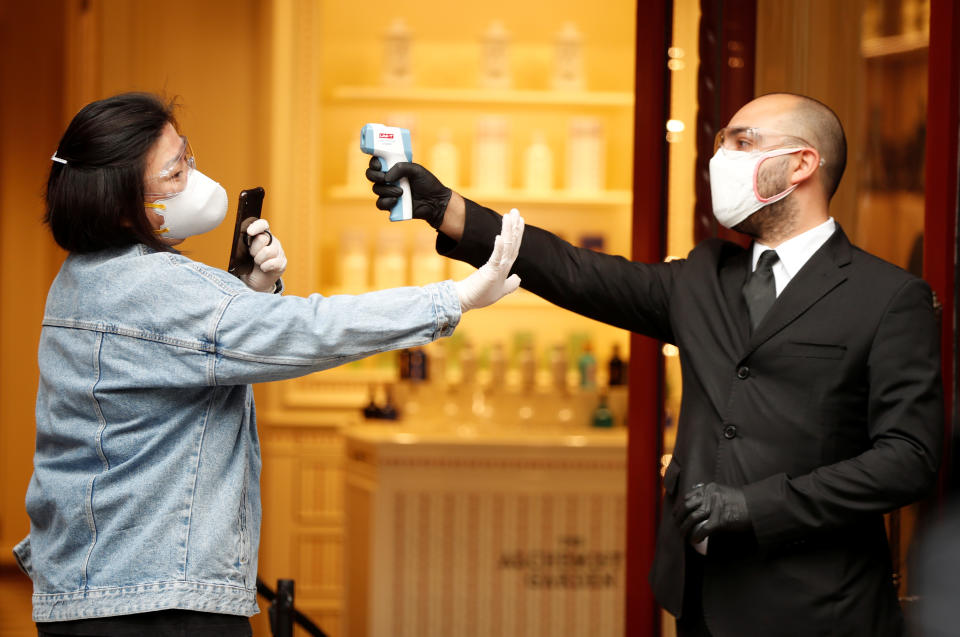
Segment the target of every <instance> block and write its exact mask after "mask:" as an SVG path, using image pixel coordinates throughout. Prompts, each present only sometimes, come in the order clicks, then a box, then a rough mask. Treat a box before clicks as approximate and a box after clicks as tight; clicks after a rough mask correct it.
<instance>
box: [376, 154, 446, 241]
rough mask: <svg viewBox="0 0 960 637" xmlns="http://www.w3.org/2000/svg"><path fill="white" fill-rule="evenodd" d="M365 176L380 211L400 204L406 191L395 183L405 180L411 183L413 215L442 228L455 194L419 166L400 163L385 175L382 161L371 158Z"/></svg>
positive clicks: (377, 158)
mask: <svg viewBox="0 0 960 637" xmlns="http://www.w3.org/2000/svg"><path fill="white" fill-rule="evenodd" d="M366 174H367V179H369V180H370V181H372V182H373V192H374V194H376V195H377V208H379V209H380V210H390V209H392V208H393V207H394V206H395V205H397V200H398V199H399V198H400V195H402V194H403V191H402V190H401V189H400V186H395V185H394V184H395V183H396V182H398V181H400V180H401V179H402V178H403V177H406V178H407V179H408V180H409V181H410V196H411V197H412V198H413V201H412V203H413V216H414V217H415V218H417V219H423V220H425V221H426V222H427V223H429V224H430V225H431V226H433V227H434V228H439V227H440V224H441V223H443V213H444V212H446V210H447V204H448V203H449V202H450V195H452V194H453V191H452V190H450V189H449V188H447V187H446V186H444V185H443V184H441V183H440V180H438V179H437V178H436V177H434V176H433V173H431V172H430V171H429V170H427V169H426V168H424V167H423V166H421V165H420V164H414V163H411V162H405V161H402V162H397V163H396V164H394V166H393V168H391V169H390V170H389V171H387V172H386V173H384V172H383V170H381V164H380V158H379V157H371V158H370V167H369V168H367V173H366Z"/></svg>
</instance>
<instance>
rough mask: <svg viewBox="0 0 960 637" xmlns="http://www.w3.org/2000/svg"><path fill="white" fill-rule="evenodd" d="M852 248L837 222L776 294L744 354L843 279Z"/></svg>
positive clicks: (789, 321)
mask: <svg viewBox="0 0 960 637" xmlns="http://www.w3.org/2000/svg"><path fill="white" fill-rule="evenodd" d="M851 252H852V247H851V245H850V241H849V240H848V239H847V236H846V235H845V234H844V232H843V230H842V229H841V228H840V225H839V224H838V225H837V229H836V231H835V232H834V233H833V236H831V237H830V238H829V239H828V240H827V242H826V243H824V244H823V245H822V246H820V249H819V250H817V252H816V253H814V255H813V256H812V257H810V260H809V261H807V262H806V263H805V264H804V266H803V267H802V268H800V271H799V272H797V274H796V275H795V276H794V277H793V279H791V281H790V283H788V284H787V287H786V288H784V289H783V292H781V293H780V296H778V297H777V300H776V302H775V303H774V304H773V307H771V308H770V312H769V313H768V314H767V315H766V316H765V317H764V319H763V321H761V322H760V325H758V326H757V330H756V331H755V332H754V333H753V334H751V335H750V339H749V343H748V345H747V351H746V352H745V353H744V356H748V355H749V354H751V353H752V352H753V351H754V350H755V349H757V347H759V346H760V345H761V344H763V343H764V342H765V341H767V340H768V339H770V337H772V336H773V335H774V334H776V333H777V332H779V331H780V330H782V329H783V328H785V327H786V326H787V325H789V324H790V323H792V322H793V321H794V319H796V318H797V317H798V316H800V315H801V314H803V313H804V312H806V311H807V309H808V308H809V307H810V306H811V305H813V304H814V303H816V302H817V301H818V300H820V299H821V298H822V297H823V296H824V295H825V294H827V293H828V292H830V290H832V289H833V288H835V287H837V286H838V285H840V283H842V282H843V281H844V280H846V278H847V275H846V273H845V272H844V269H843V267H844V266H846V265H847V264H849V263H850V259H851Z"/></svg>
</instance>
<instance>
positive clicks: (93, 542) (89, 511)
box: [80, 332, 110, 590]
mask: <svg viewBox="0 0 960 637" xmlns="http://www.w3.org/2000/svg"><path fill="white" fill-rule="evenodd" d="M102 347H103V332H99V333H98V334H97V338H96V346H95V350H96V351H95V355H94V357H93V360H94V372H95V373H94V375H95V376H96V378H95V379H94V381H93V384H92V385H91V386H90V400H91V401H92V402H93V408H94V411H95V412H96V413H97V420H98V421H99V426H98V427H97V455H98V456H99V457H100V460H101V461H102V462H103V466H104V470H109V469H110V462H109V461H108V460H107V458H106V456H105V455H104V453H103V444H102V441H103V431H104V429H106V425H107V421H106V419H105V418H104V416H103V411H102V410H101V409H100V401H99V400H97V385H98V384H99V383H100V380H101V371H100V354H101V348H102ZM100 473H101V472H97V473H94V474H93V475H91V476H90V481H89V483H88V484H87V493H86V497H85V498H84V505H85V506H84V508H85V511H84V513H85V514H86V518H87V526H88V528H89V529H90V533H91V537H90V545H89V547H88V548H87V554H86V556H84V558H83V567H82V568H81V569H80V573H81V586H82V587H83V589H84V590H86V588H87V567H88V566H89V564H90V556H91V555H92V554H93V549H94V548H96V546H97V540H98V539H99V534H98V532H97V518H96V514H95V513H94V510H93V492H94V487H95V486H96V482H97V476H99V475H100Z"/></svg>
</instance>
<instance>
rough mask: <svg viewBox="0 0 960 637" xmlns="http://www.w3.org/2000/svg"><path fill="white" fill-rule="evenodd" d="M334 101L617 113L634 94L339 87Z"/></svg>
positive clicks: (630, 102) (629, 105)
mask: <svg viewBox="0 0 960 637" xmlns="http://www.w3.org/2000/svg"><path fill="white" fill-rule="evenodd" d="M332 97H333V99H335V100H340V101H374V102H407V103H415V104H429V105H436V104H499V105H505V106H577V107H594V108H618V109H626V108H632V107H633V93H632V92H627V91H623V92H620V91H546V90H543V91H539V90H530V89H481V88H464V89H451V88H426V87H409V88H391V87H383V86H339V87H336V88H334V89H333V92H332Z"/></svg>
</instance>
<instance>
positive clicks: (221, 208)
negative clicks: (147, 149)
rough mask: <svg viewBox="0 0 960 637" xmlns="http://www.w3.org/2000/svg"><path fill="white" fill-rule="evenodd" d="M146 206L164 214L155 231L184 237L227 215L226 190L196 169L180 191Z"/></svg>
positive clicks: (218, 222)
mask: <svg viewBox="0 0 960 637" xmlns="http://www.w3.org/2000/svg"><path fill="white" fill-rule="evenodd" d="M146 205H147V206H148V207H150V208H152V209H153V210H154V211H155V212H156V213H157V214H158V215H160V216H162V217H163V225H162V226H160V229H159V230H157V233H158V234H160V235H161V236H162V237H164V238H169V239H186V238H187V237H192V236H194V235H197V234H203V233H204V232H209V231H210V230H213V229H214V228H216V227H217V226H219V225H220V222H221V221H223V218H224V217H225V216H226V214H227V191H226V190H224V188H223V186H221V185H220V184H218V183H217V182H215V181H214V180H212V179H210V178H209V177H207V176H206V175H204V174H203V173H202V172H200V171H199V170H192V171H191V172H190V176H189V177H188V178H187V186H186V188H184V189H183V192H181V193H179V194H177V195H174V196H173V197H170V198H168V199H161V200H160V201H157V202H156V203H148V204H146Z"/></svg>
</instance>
